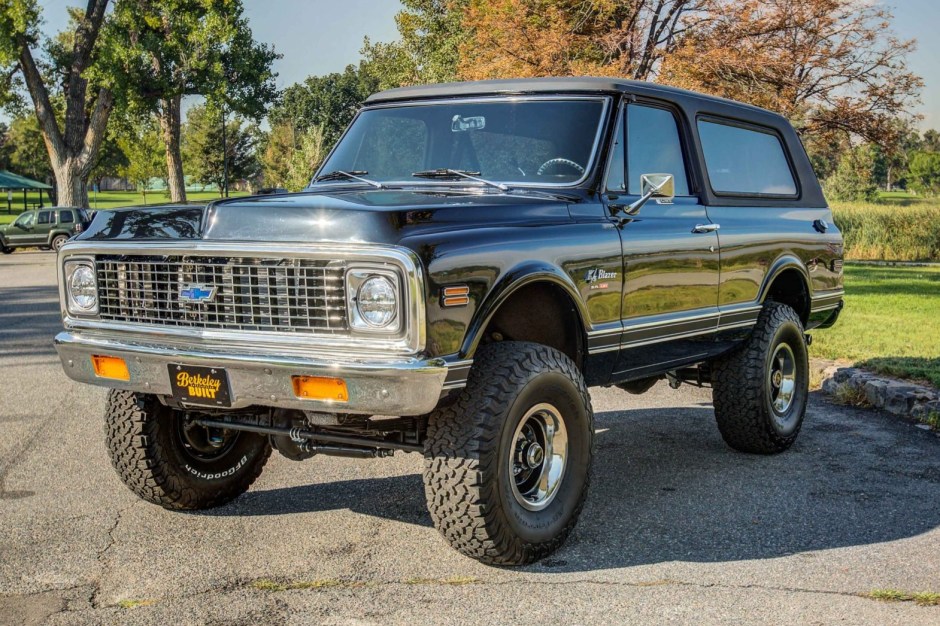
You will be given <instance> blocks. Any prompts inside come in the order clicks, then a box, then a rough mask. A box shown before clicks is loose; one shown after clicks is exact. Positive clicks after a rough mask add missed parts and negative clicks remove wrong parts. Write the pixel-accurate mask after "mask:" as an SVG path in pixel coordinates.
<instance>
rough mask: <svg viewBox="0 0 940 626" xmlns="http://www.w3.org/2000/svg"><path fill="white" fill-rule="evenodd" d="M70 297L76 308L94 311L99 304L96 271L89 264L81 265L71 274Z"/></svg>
mask: <svg viewBox="0 0 940 626" xmlns="http://www.w3.org/2000/svg"><path fill="white" fill-rule="evenodd" d="M69 297H70V298H71V300H72V304H73V305H75V308H77V309H80V310H82V311H92V310H94V308H95V307H96V306H98V291H97V288H96V287H95V272H94V270H92V269H91V268H90V267H89V266H87V265H79V266H78V267H76V268H75V269H74V270H72V275H71V276H69Z"/></svg>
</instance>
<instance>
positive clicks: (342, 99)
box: [269, 65, 379, 146]
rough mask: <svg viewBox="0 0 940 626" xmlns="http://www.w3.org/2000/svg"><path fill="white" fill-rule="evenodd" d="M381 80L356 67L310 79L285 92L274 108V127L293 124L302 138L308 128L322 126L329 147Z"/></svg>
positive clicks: (272, 113)
mask: <svg viewBox="0 0 940 626" xmlns="http://www.w3.org/2000/svg"><path fill="white" fill-rule="evenodd" d="M378 89H379V81H378V79H377V78H376V77H375V76H374V75H372V74H371V73H370V72H367V71H364V70H363V69H361V68H358V67H356V66H354V65H348V66H346V69H345V70H344V71H343V72H334V73H332V74H327V75H325V76H310V77H308V78H307V79H306V80H305V81H304V82H303V83H297V84H294V85H291V86H290V87H288V88H287V89H285V90H284V92H283V94H282V95H281V100H280V102H279V103H278V104H277V105H275V106H274V107H272V109H271V113H270V115H269V120H270V122H271V125H272V126H278V125H285V124H286V125H289V126H290V127H292V128H293V129H294V131H295V132H296V133H298V136H299V135H300V134H303V133H304V132H305V131H306V130H307V129H309V128H312V127H315V126H318V127H321V129H322V131H323V135H324V140H325V141H326V143H327V145H328V146H332V145H333V143H335V142H336V140H337V139H338V138H339V136H340V135H341V134H342V132H343V130H345V128H346V126H348V125H349V122H350V121H351V120H352V118H353V116H354V115H355V114H356V111H357V110H358V109H359V107H360V106H361V105H362V103H363V102H364V101H365V99H366V98H368V97H369V96H370V95H372V94H373V93H375V92H376V91H378Z"/></svg>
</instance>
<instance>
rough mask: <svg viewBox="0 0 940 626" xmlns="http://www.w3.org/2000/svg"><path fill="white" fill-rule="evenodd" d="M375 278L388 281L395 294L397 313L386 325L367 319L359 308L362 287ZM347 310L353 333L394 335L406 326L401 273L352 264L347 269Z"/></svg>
mask: <svg viewBox="0 0 940 626" xmlns="http://www.w3.org/2000/svg"><path fill="white" fill-rule="evenodd" d="M373 279H381V280H385V281H387V282H388V283H389V284H390V286H391V288H392V293H394V294H395V313H394V315H393V317H392V318H391V319H390V320H389V321H388V322H387V323H386V324H384V325H378V324H375V323H373V322H372V321H370V320H369V319H367V318H366V317H365V316H364V315H363V314H362V312H361V311H360V308H359V293H360V290H361V289H362V287H363V286H364V285H365V284H366V283H367V282H369V281H370V280H373ZM346 311H347V317H348V322H349V329H350V331H351V332H353V333H357V334H358V333H365V334H383V335H394V334H397V333H400V332H401V330H402V328H403V327H404V320H403V317H404V296H403V293H402V281H401V276H400V274H399V273H398V272H397V271H395V270H392V269H387V268H384V267H382V268H379V267H368V266H352V267H350V268H349V269H347V270H346Z"/></svg>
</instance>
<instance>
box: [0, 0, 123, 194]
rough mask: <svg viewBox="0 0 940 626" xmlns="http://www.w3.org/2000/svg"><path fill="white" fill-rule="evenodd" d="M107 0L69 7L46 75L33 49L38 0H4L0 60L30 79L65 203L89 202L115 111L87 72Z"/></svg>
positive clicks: (110, 99) (107, 95) (52, 46)
mask: <svg viewBox="0 0 940 626" xmlns="http://www.w3.org/2000/svg"><path fill="white" fill-rule="evenodd" d="M107 4H108V1H107V0H88V2H87V5H86V8H85V10H84V11H72V12H71V14H70V15H71V18H72V20H71V23H70V25H69V30H68V31H66V32H65V33H63V34H62V35H61V36H60V37H59V38H58V39H57V40H55V41H54V42H51V43H50V44H49V46H48V52H49V54H47V57H48V59H47V60H48V62H49V64H50V67H49V68H48V69H49V71H48V74H47V75H45V76H44V72H43V70H42V69H41V67H40V62H38V61H37V59H36V57H35V55H34V52H33V50H34V48H36V46H37V44H39V42H40V33H39V24H40V19H41V15H40V9H39V6H38V4H37V2H36V0H0V66H2V67H3V69H4V72H5V73H7V74H8V75H13V74H17V73H19V74H21V75H22V78H23V80H24V82H25V84H26V87H27V89H28V91H29V95H30V98H31V99H32V102H33V108H34V109H35V112H36V119H37V120H38V122H39V127H40V130H41V132H42V135H43V140H44V143H45V147H46V150H47V152H48V155H49V160H50V165H51V168H52V171H53V173H54V175H55V180H56V193H57V201H58V203H59V204H61V205H71V206H88V190H87V189H86V181H87V179H88V175H89V172H90V171H91V168H92V167H93V165H94V159H95V155H96V154H97V152H98V149H99V147H100V146H101V142H102V141H103V139H104V135H105V127H106V126H107V122H108V117H109V115H110V114H111V108H112V105H113V96H112V93H111V90H110V89H109V88H108V87H107V86H106V84H105V83H103V82H100V81H97V80H92V79H90V78H89V73H90V70H91V69H92V66H93V65H94V63H95V58H96V53H97V52H98V51H99V50H100V47H99V46H98V45H97V44H98V39H99V36H98V35H99V33H100V31H101V26H102V24H103V22H104V19H105V9H106V8H107ZM119 4H120V3H119ZM40 61H41V59H40ZM51 89H55V90H60V94H61V98H62V99H63V101H64V107H63V110H64V113H63V115H62V120H61V122H60V121H59V120H57V119H56V112H55V109H54V108H53V105H52V101H53V96H54V94H55V92H54V91H51Z"/></svg>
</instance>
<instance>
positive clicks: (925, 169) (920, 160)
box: [907, 131, 940, 196]
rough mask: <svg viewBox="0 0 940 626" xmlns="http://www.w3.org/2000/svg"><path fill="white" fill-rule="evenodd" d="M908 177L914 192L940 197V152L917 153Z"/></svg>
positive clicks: (911, 162) (912, 160) (913, 157)
mask: <svg viewBox="0 0 940 626" xmlns="http://www.w3.org/2000/svg"><path fill="white" fill-rule="evenodd" d="M928 132H929V131H928ZM907 176H908V184H909V185H910V187H911V189H913V190H914V191H916V192H918V193H922V194H924V195H925V196H936V195H940V152H923V151H920V152H915V153H914V154H913V155H911V161H910V165H909V166H908V175H907Z"/></svg>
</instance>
